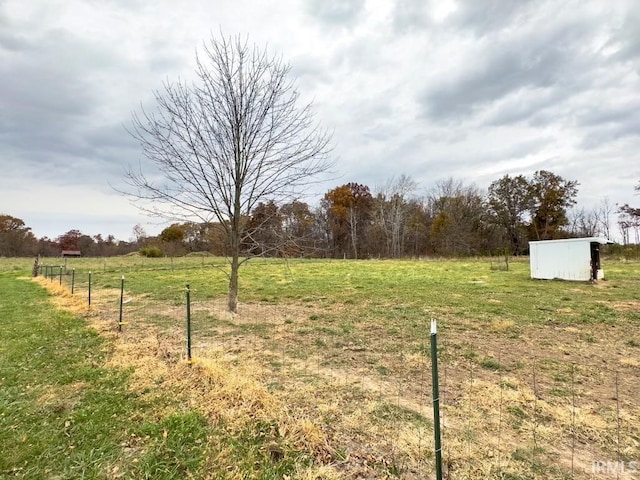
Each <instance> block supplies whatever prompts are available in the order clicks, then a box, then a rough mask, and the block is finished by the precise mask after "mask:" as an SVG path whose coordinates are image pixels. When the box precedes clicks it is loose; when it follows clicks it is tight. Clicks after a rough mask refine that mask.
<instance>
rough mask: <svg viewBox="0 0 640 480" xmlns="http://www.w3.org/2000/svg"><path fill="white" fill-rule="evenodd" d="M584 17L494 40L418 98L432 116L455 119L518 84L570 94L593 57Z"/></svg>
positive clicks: (582, 79)
mask: <svg viewBox="0 0 640 480" xmlns="http://www.w3.org/2000/svg"><path fill="white" fill-rule="evenodd" d="M588 26H589V25H588V24H586V23H576V24H573V25H569V26H567V25H558V26H557V27H556V28H555V29H554V30H553V31H551V32H550V33H549V34H547V35H546V36H544V37H543V36H542V35H541V32H533V33H531V34H529V35H526V36H524V37H521V38H505V39H499V40H498V41H492V42H490V43H489V44H487V45H486V46H485V47H484V51H482V52H481V53H480V55H478V56H479V57H480V58H474V59H469V62H470V64H469V65H468V67H467V68H466V69H464V70H462V71H459V72H457V73H452V75H451V77H447V78H446V80H445V81H442V82H441V83H440V84H439V85H436V86H435V87H431V88H429V89H428V90H427V91H426V92H425V93H424V94H423V95H422V98H421V99H420V101H421V102H422V103H423V105H424V114H425V115H426V116H428V117H429V118H434V119H435V118H437V119H445V120H449V121H456V120H459V119H461V118H463V117H466V116H468V115H469V114H472V113H473V112H474V111H476V110H477V109H479V108H483V107H486V106H487V105H491V104H492V103H493V102H495V101H496V100H499V99H501V98H504V97H506V96H507V95H509V94H510V93H512V92H516V91H519V90H527V89H529V90H534V89H538V90H544V89H547V88H554V89H562V90H564V91H565V95H567V96H568V95H572V94H574V93H575V92H577V91H579V90H580V89H582V88H584V86H585V85H588V84H589V82H590V81H591V79H590V78H589V76H588V75H587V73H588V71H589V69H590V68H592V67H591V66H590V65H589V61H588V60H587V59H586V58H583V56H584V53H583V51H582V49H581V45H582V44H583V42H585V40H586V39H587V37H588V35H589V28H588Z"/></svg>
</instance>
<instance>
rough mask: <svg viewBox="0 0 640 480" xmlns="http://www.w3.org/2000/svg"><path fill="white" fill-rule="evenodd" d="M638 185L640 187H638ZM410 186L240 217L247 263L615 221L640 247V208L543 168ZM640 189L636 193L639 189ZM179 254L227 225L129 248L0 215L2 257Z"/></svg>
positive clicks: (403, 248) (180, 228) (482, 246)
mask: <svg viewBox="0 0 640 480" xmlns="http://www.w3.org/2000/svg"><path fill="white" fill-rule="evenodd" d="M639 187H640V186H639ZM417 189H418V185H417V184H416V182H414V181H413V180H412V179H411V178H409V177H407V176H404V175H403V176H401V177H399V178H396V179H391V180H389V181H387V183H386V184H385V185H383V186H379V187H377V188H376V190H375V191H373V192H372V191H371V189H370V188H369V187H368V186H367V185H361V184H358V183H347V184H344V185H341V186H338V187H335V188H333V189H331V190H329V191H328V192H326V194H325V195H324V196H323V198H322V199H321V201H320V204H319V205H318V206H316V207H311V206H310V205H309V204H307V203H305V202H301V201H292V202H288V203H283V204H277V203H275V202H273V201H270V202H265V203H260V204H258V206H257V207H256V208H254V209H253V211H251V212H250V213H249V214H248V215H246V216H245V217H244V221H243V225H242V236H241V238H242V240H241V245H242V250H243V253H244V254H245V255H247V256H280V257H332V258H400V257H419V256H425V255H439V256H469V255H483V254H509V255H521V254H526V253H527V249H528V242H529V241H531V240H547V239H558V238H569V237H582V236H604V237H606V238H611V237H612V235H613V231H612V228H613V226H612V224H611V221H612V220H611V219H612V216H613V214H614V213H618V222H617V228H618V229H619V231H620V233H621V236H622V238H623V240H624V243H625V244H626V243H634V242H635V243H640V238H639V232H640V209H635V208H632V207H630V206H629V205H627V204H625V205H623V206H620V207H617V208H614V206H612V205H611V204H610V203H609V202H608V201H607V200H603V201H602V202H601V204H600V205H599V206H598V207H596V208H593V209H590V210H587V209H584V208H577V207H576V201H575V198H576V195H577V193H578V182H577V181H575V180H566V179H564V178H562V177H560V176H558V175H556V174H554V173H552V172H549V171H545V170H540V171H538V172H536V173H535V174H534V175H533V176H531V177H525V176H523V175H517V176H509V175H505V176H503V177H502V178H500V179H498V180H496V181H494V182H493V183H491V185H490V186H489V188H488V189H487V190H486V191H484V190H481V189H480V188H478V187H476V186H475V185H472V184H469V185H467V184H464V183H463V182H461V181H457V180H453V179H449V180H444V181H441V182H439V183H437V184H436V186H435V187H434V188H433V189H432V190H431V191H430V192H429V193H428V194H427V195H424V196H418V195H417V194H416V193H417ZM636 189H638V187H636ZM63 250H79V251H81V252H82V255H83V256H111V255H123V254H127V253H130V252H134V251H140V252H141V253H142V254H144V255H147V256H164V255H169V256H177V255H184V254H187V253H190V252H210V253H212V254H214V255H227V254H228V253H229V232H228V225H226V224H225V223H224V222H223V223H220V222H213V223H193V222H185V223H176V224H173V225H171V226H169V227H167V228H165V229H164V230H163V231H162V232H161V234H160V235H158V236H155V237H153V236H151V237H150V236H148V235H146V233H145V232H144V230H143V229H142V228H141V227H140V226H139V225H136V226H135V227H134V229H133V238H132V240H131V241H129V242H123V241H116V240H115V239H114V237H113V236H111V235H109V236H107V237H106V238H103V237H102V236H101V235H97V236H94V237H90V236H88V235H84V234H82V233H81V232H80V231H78V230H70V231H69V232H67V233H65V234H64V235H61V236H60V237H58V238H56V239H54V240H50V239H48V238H46V237H45V238H42V239H36V238H35V237H34V236H33V234H32V233H31V231H30V229H29V228H28V227H27V226H26V225H25V224H24V222H23V221H22V220H20V219H17V218H14V217H10V216H8V215H2V216H0V255H3V256H25V255H37V254H39V255H44V256H54V255H59V254H60V253H61V252H62V251H63Z"/></svg>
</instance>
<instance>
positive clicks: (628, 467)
mask: <svg viewBox="0 0 640 480" xmlns="http://www.w3.org/2000/svg"><path fill="white" fill-rule="evenodd" d="M216 262H217V261H216V260H215V259H208V258H202V259H195V260H190V261H185V260H182V261H180V262H178V261H177V260H176V261H172V262H170V263H169V264H167V262H166V260H165V261H164V262H162V263H160V262H154V261H152V260H150V259H140V261H139V263H131V262H127V263H126V264H124V263H123V264H122V265H120V264H118V263H117V262H115V261H113V260H111V259H109V260H104V262H102V265H100V266H99V267H100V268H95V265H94V266H92V269H91V270H89V269H88V268H83V267H74V268H69V267H68V266H65V265H60V266H45V265H41V266H40V275H41V276H45V277H46V278H47V279H48V281H50V282H53V283H60V284H62V285H64V286H66V288H67V289H68V290H69V291H71V290H72V289H73V295H74V296H77V297H79V298H84V299H86V302H87V312H91V313H92V314H93V315H97V316H99V317H100V318H103V319H109V320H112V325H113V329H114V330H116V329H117V327H118V323H119V322H120V319H122V325H121V327H122V332H121V333H120V334H119V339H120V341H122V342H129V343H130V344H131V345H133V346H135V344H136V343H137V342H143V341H144V342H151V343H153V344H154V345H155V348H156V349H157V350H156V351H157V356H158V357H160V358H162V359H163V360H165V361H166V362H167V363H168V364H169V365H172V364H175V363H178V362H184V361H186V358H187V351H186V348H187V339H186V321H187V309H186V300H187V299H186V285H187V283H189V284H190V315H191V317H190V318H191V349H192V356H193V358H194V360H195V362H196V363H201V364H202V365H205V366H208V367H211V366H212V365H215V364H216V363H217V364H220V365H224V368H228V369H231V368H235V367H237V366H242V367H243V369H242V370H241V372H243V373H241V375H251V376H254V377H255V378H256V379H257V380H258V381H259V382H260V383H261V384H263V385H265V388H266V389H267V390H268V391H269V392H271V393H273V394H276V395H278V396H279V397H280V398H283V399H285V400H286V405H287V409H288V414H289V415H291V416H293V417H296V418H300V419H304V420H305V421H307V422H308V424H309V426H308V432H307V433H308V435H309V436H312V435H314V434H315V435H316V436H317V437H318V438H321V439H322V440H318V439H316V440H315V441H316V442H317V443H322V442H324V443H326V444H327V445H330V447H327V448H326V452H328V453H326V456H327V460H328V461H331V462H333V463H334V464H339V465H340V468H341V469H342V470H343V471H345V472H347V474H348V475H349V476H350V477H353V478H358V477H364V478H385V476H391V477H398V478H406V479H413V478H416V479H417V478H429V476H431V475H432V474H433V473H432V472H433V471H434V453H433V448H434V445H433V416H432V410H431V398H430V392H431V387H432V384H431V374H430V358H429V322H430V320H431V318H430V317H429V316H428V315H426V314H425V313H420V312H416V311H415V309H408V308H406V307H405V306H404V305H402V304H391V305H385V306H379V307H375V306H374V307H371V308H372V309H373V308H386V309H387V312H386V318H387V321H386V323H385V324H384V325H381V324H380V323H376V322H373V321H371V322H370V321H369V319H368V318H366V317H362V318H355V317H354V316H353V315H351V314H350V312H349V305H348V304H339V303H335V304H334V303H332V302H331V299H328V298H322V297H313V296H310V297H308V298H302V300H301V301H298V302H295V303H293V302H292V303H284V302H282V303H280V302H279V303H275V302H274V301H273V299H271V298H269V297H268V296H265V298H263V299H261V301H255V302H251V303H243V304H240V306H239V309H238V312H237V313H230V312H228V311H227V308H226V302H225V298H224V296H223V293H224V292H223V291H215V290H214V289H212V288H211V287H210V286H209V285H208V284H207V283H206V282H205V281H203V280H202V279H201V278H200V277H198V279H195V280H194V281H188V282H185V281H184V280H185V278H186V279H188V277H189V271H190V270H195V269H206V270H208V271H209V270H210V271H212V272H215V271H217V269H219V268H221V267H222V265H219V264H217V263H216ZM176 272H179V275H178V274H176ZM174 274H175V281H173V280H171V276H172V275H174ZM159 275H161V276H162V281H159V279H158V278H159ZM123 276H124V280H122V277H123ZM122 281H123V282H124V294H123V296H122V299H121V298H120V296H121V295H120V292H121V282H122ZM89 291H91V304H90V305H89ZM562 334H563V332H562V331H560V330H557V332H556V335H558V337H559V338H560V337H561V336H562ZM485 339H486V335H485V333H483V332H480V331H478V330H474V329H473V328H470V329H469V330H466V331H464V332H463V331H458V330H457V329H456V328H451V329H449V328H448V327H447V321H446V319H445V320H443V321H442V322H441V329H440V350H439V362H440V381H439V383H440V396H441V399H440V404H441V405H440V409H441V418H442V438H443V457H444V463H445V475H446V477H445V478H450V479H477V478H496V479H497V478H510V479H518V478H523V479H524V478H572V479H587V478H634V476H633V475H634V474H636V472H637V468H640V465H637V468H636V463H635V462H636V461H637V460H638V459H640V421H639V417H640V403H639V402H638V394H637V389H638V385H640V382H639V380H640V369H639V368H638V367H639V365H638V364H637V362H634V361H633V360H632V359H630V360H629V361H628V362H627V363H624V362H621V363H620V364H619V365H617V366H616V368H611V366H609V365H602V364H599V363H594V362H591V361H590V359H589V358H588V357H579V358H573V357H571V356H570V355H567V354H566V352H564V353H563V352H562V350H561V349H560V350H557V349H556V350H553V349H549V353H548V354H545V355H543V356H541V355H538V354H536V355H531V354H529V353H528V349H527V344H526V342H518V341H515V342H510V341H507V340H508V339H505V341H504V344H503V345H501V344H500V343H498V344H495V343H494V344H492V345H487V344H486V342H485ZM514 340H517V339H514ZM514 345H517V346H519V348H514ZM311 443H312V442H311V441H310V444H311Z"/></svg>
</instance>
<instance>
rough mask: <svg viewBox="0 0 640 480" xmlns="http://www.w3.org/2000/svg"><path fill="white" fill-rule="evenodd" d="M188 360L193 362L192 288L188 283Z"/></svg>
mask: <svg viewBox="0 0 640 480" xmlns="http://www.w3.org/2000/svg"><path fill="white" fill-rule="evenodd" d="M187 362H188V363H189V364H191V289H190V288H189V284H188V283H187Z"/></svg>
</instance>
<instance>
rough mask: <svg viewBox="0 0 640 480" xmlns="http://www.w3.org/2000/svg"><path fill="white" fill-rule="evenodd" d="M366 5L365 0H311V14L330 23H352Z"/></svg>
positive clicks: (309, 4) (308, 7)
mask: <svg viewBox="0 0 640 480" xmlns="http://www.w3.org/2000/svg"><path fill="white" fill-rule="evenodd" d="M364 6H365V1H364V0H310V1H309V2H308V3H307V11H308V12H309V14H310V15H311V16H312V17H314V18H317V19H318V20H320V21H321V22H323V23H325V24H328V25H340V26H346V25H352V24H354V23H355V22H356V21H357V19H358V17H359V16H360V14H361V13H362V12H363V10H364Z"/></svg>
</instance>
